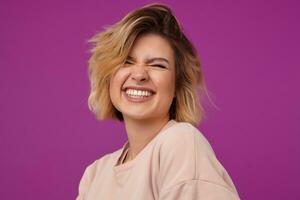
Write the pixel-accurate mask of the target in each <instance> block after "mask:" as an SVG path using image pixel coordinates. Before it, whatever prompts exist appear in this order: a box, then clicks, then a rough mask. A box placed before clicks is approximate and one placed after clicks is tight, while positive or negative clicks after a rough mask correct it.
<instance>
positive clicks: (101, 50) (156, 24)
mask: <svg viewBox="0 0 300 200" xmlns="http://www.w3.org/2000/svg"><path fill="white" fill-rule="evenodd" d="M146 33H154V34H158V35H160V36H162V37H163V38H165V39H167V40H168V41H169V43H170V45H171V47H172V48H173V50H174V55H175V71H176V75H175V76H176V81H175V85H176V86H175V88H176V98H174V100H173V102H172V104H171V107H170V111H169V114H170V118H171V119H175V120H176V121H183V122H189V123H192V124H194V125H196V124H198V123H199V122H200V121H201V120H202V119H203V116H204V111H203V107H202V105H201V102H200V98H199V97H200V95H201V94H202V93H203V92H204V91H206V87H205V84H204V77H203V73H202V70H201V67H200V62H199V58H198V55H197V51H196V49H195V48H194V46H193V45H192V43H191V42H190V41H189V40H188V39H187V37H186V36H185V35H184V33H183V31H182V28H181V26H180V23H179V22H178V20H177V19H176V17H175V16H174V15H173V13H172V11H171V9H170V8H168V7H167V6H165V5H162V4H150V5H147V6H144V7H142V8H140V9H137V10H135V11H132V12H130V13H128V14H127V15H126V16H125V17H124V18H123V19H122V20H121V21H119V22H117V23H115V24H114V25H112V26H109V27H107V28H106V30H105V31H103V32H100V33H98V34H96V35H95V36H93V37H92V38H91V39H90V40H89V42H91V43H92V44H93V48H92V49H91V53H92V55H91V57H90V59H89V61H88V64H89V70H88V72H89V79H90V84H91V91H90V95H89V98H88V105H89V109H90V110H91V111H92V112H94V113H95V115H96V118H97V119H99V120H101V119H109V118H111V119H119V120H120V121H123V116H122V113H120V112H119V111H118V110H117V109H116V108H115V107H114V106H113V104H112V102H111V99H110V96H109V82H110V78H111V76H112V75H113V73H114V72H115V71H116V70H117V69H118V68H119V66H120V65H122V64H123V63H124V62H125V60H126V58H127V56H128V54H129V52H130V49H131V47H132V45H133V43H134V41H135V39H136V38H137V37H138V36H140V35H141V34H146Z"/></svg>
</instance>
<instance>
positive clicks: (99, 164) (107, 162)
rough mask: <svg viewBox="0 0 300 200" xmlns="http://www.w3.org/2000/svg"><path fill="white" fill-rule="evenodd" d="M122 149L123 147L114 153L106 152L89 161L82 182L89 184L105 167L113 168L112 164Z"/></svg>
mask: <svg viewBox="0 0 300 200" xmlns="http://www.w3.org/2000/svg"><path fill="white" fill-rule="evenodd" d="M120 151H121V149H119V150H117V151H115V152H112V153H108V154H105V155H103V156H101V157H100V158H98V159H96V160H94V161H93V162H91V163H89V164H88V165H87V166H86V168H85V170H84V173H83V176H82V178H81V182H83V184H85V185H89V184H90V183H91V182H92V181H93V180H94V177H95V176H97V174H98V173H100V172H101V171H103V170H104V169H105V168H111V165H112V164H113V163H114V161H115V158H116V157H117V156H118V154H119V153H120Z"/></svg>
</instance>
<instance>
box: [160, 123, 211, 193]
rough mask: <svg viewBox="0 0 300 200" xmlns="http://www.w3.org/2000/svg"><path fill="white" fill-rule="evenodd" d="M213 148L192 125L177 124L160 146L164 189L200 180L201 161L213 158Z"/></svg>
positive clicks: (161, 181) (161, 175) (161, 177)
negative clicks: (188, 181)
mask: <svg viewBox="0 0 300 200" xmlns="http://www.w3.org/2000/svg"><path fill="white" fill-rule="evenodd" d="M213 155H214V153H213V151H212V148H211V146H210V145H209V143H208V141H207V140H206V139H205V137H204V136H203V135H202V133H201V132H200V131H199V130H198V129H197V128H196V127H195V126H193V125H192V124H190V123H187V122H177V123H176V124H175V125H173V126H171V127H170V128H169V129H168V130H167V131H166V132H165V133H164V135H163V138H162V140H161V142H160V145H159V163H160V182H159V184H160V185H161V186H162V187H163V188H168V187H170V186H171V185H174V184H177V183H180V182H182V181H186V180H195V179H198V178H199V161H200V160H201V159H203V158H204V157H210V156H213Z"/></svg>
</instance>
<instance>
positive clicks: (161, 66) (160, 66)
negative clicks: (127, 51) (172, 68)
mask: <svg viewBox="0 0 300 200" xmlns="http://www.w3.org/2000/svg"><path fill="white" fill-rule="evenodd" d="M151 66H155V67H159V68H163V69H166V67H165V66H163V65H151Z"/></svg>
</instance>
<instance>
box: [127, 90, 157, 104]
mask: <svg viewBox="0 0 300 200" xmlns="http://www.w3.org/2000/svg"><path fill="white" fill-rule="evenodd" d="M124 93H125V96H126V98H127V100H128V101H131V102H145V101H148V100H149V99H151V97H152V96H153V94H154V93H152V92H151V91H147V90H136V89H127V90H126V91H125V92H124Z"/></svg>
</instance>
